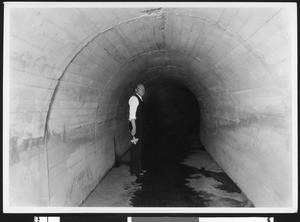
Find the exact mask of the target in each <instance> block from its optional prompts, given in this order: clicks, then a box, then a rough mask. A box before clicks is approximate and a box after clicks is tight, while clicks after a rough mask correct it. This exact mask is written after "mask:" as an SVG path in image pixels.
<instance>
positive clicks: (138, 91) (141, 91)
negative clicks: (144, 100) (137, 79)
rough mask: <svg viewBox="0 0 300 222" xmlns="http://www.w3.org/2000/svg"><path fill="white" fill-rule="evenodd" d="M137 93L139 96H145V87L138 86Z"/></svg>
mask: <svg viewBox="0 0 300 222" xmlns="http://www.w3.org/2000/svg"><path fill="white" fill-rule="evenodd" d="M136 93H137V94H139V95H140V96H144V95H145V87H144V86H138V87H137V89H136Z"/></svg>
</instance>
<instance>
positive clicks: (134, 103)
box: [128, 94, 143, 121]
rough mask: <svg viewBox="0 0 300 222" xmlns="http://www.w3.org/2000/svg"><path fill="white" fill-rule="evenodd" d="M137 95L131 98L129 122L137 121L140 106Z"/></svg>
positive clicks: (129, 102)
mask: <svg viewBox="0 0 300 222" xmlns="http://www.w3.org/2000/svg"><path fill="white" fill-rule="evenodd" d="M136 95H137V96H138V97H140V99H141V100H142V101H143V99H142V97H141V96H140V95H139V94H136ZM136 95H134V96H131V97H130V99H129V101H128V104H129V121H130V120H132V119H136V110H137V107H138V105H139V100H138V98H137V97H136Z"/></svg>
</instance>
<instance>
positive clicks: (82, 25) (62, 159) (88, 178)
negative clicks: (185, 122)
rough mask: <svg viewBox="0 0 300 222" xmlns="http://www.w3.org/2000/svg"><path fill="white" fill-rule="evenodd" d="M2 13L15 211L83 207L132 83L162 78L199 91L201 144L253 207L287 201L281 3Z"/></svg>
mask: <svg viewBox="0 0 300 222" xmlns="http://www.w3.org/2000/svg"><path fill="white" fill-rule="evenodd" d="M9 19H10V33H9V40H10V45H9V47H10V51H9V53H10V55H9V78H10V83H9V84H10V85H9V86H10V96H9V101H10V106H9V110H10V121H9V122H10V126H9V134H10V145H9V155H10V159H9V198H10V199H9V200H10V205H11V206H79V205H80V204H81V203H82V201H83V200H85V198H86V197H87V196H88V194H89V193H90V192H91V190H93V189H94V188H95V186H96V185H97V184H98V183H99V181H100V180H101V179H102V178H103V176H104V175H105V174H106V173H107V172H108V170H109V169H110V168H111V167H112V166H113V165H114V162H115V154H117V155H121V154H123V153H124V152H125V151H126V150H127V149H128V147H129V135H128V130H127V108H128V104H127V101H128V98H129V96H130V95H131V94H132V92H133V90H134V87H135V85H136V84H137V83H140V82H142V83H145V85H146V88H147V87H150V86H151V85H153V84H155V83H156V82H157V81H168V80H172V81H176V82H177V83H180V84H182V85H184V86H186V87H187V88H189V89H190V90H191V91H192V92H193V94H194V95H195V96H196V98H197V100H198V102H199V107H200V110H201V116H200V117H201V120H200V122H201V124H200V127H201V130H200V137H201V141H202V143H203V144H204V146H205V147H206V149H207V150H208V152H209V153H210V155H211V156H212V157H213V158H214V159H215V160H216V161H217V162H218V164H219V165H220V166H221V167H222V168H223V169H224V170H225V171H226V173H227V174H228V175H229V176H230V177H231V179H232V180H233V181H234V182H235V183H236V184H237V185H238V186H239V187H240V188H241V189H242V190H243V192H244V193H245V194H246V195H247V196H248V197H249V199H250V200H251V201H253V203H254V205H255V206H257V207H288V206H291V201H292V186H291V184H292V168H291V158H292V156H291V153H292V149H291V70H290V64H291V31H290V27H291V13H290V9H289V8H284V7H283V8H279V7H272V8H268V7H265V8H107V9H103V8H102V9H101V8H12V9H11V10H10V14H9ZM128 180H130V179H128ZM191 183H192V184H193V186H197V184H195V183H194V182H193V181H191Z"/></svg>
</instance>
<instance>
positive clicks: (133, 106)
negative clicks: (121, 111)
mask: <svg viewBox="0 0 300 222" xmlns="http://www.w3.org/2000/svg"><path fill="white" fill-rule="evenodd" d="M138 105H139V101H138V99H137V98H136V97H135V96H132V97H131V98H130V100H129V121H130V122H131V125H132V130H131V135H132V136H134V135H135V134H136V123H135V119H136V110H137V107H138Z"/></svg>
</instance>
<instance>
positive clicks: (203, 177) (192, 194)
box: [131, 133, 253, 207]
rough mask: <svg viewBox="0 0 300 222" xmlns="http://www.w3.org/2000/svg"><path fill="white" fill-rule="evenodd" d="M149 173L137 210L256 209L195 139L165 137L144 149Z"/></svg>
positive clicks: (134, 198) (144, 178) (134, 201)
mask: <svg viewBox="0 0 300 222" xmlns="http://www.w3.org/2000/svg"><path fill="white" fill-rule="evenodd" d="M143 156H144V158H143V163H144V168H145V169H146V170H147V173H146V174H145V175H144V176H142V177H138V178H137V179H136V181H135V182H136V183H138V184H140V186H141V189H138V190H136V191H135V192H134V193H133V196H132V198H131V204H132V206H133V207H253V205H252V203H251V202H250V201H249V200H248V199H247V197H246V196H245V195H244V194H243V193H242V192H241V190H240V189H239V188H238V187H237V186H236V185H235V184H234V183H233V181H232V180H231V179H230V178H229V177H228V176H227V175H226V174H225V173H224V171H223V170H222V169H221V168H220V167H219V166H218V165H217V164H216V162H215V161H214V160H213V159H212V158H211V157H210V155H209V154H208V153H207V152H206V151H205V149H204V147H202V146H201V144H200V141H198V140H197V139H195V138H194V137H193V136H189V137H188V136H187V135H184V134H176V133H173V134H165V135H163V136H162V135H160V136H156V137H155V138H151V139H149V140H148V141H147V142H146V143H145V146H144V155H143Z"/></svg>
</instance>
